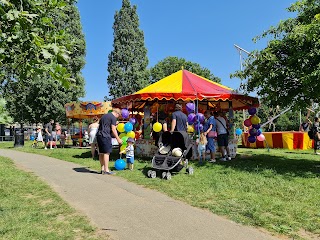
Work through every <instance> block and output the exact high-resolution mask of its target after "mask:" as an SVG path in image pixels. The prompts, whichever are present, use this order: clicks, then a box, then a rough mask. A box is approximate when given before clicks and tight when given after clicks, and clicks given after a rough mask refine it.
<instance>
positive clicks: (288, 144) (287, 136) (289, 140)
mask: <svg viewBox="0 0 320 240" xmlns="http://www.w3.org/2000/svg"><path fill="white" fill-rule="evenodd" d="M282 144H283V148H287V149H290V150H293V133H292V132H288V133H287V132H283V133H282Z"/></svg>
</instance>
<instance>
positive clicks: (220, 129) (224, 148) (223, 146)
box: [215, 112, 231, 162]
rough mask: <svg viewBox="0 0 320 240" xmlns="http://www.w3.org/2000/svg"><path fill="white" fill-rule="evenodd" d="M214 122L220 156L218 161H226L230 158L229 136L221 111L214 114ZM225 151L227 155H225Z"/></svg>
mask: <svg viewBox="0 0 320 240" xmlns="http://www.w3.org/2000/svg"><path fill="white" fill-rule="evenodd" d="M215 119H216V124H217V134H218V136H217V141H218V147H219V150H220V153H221V156H222V158H221V159H220V161H223V162H224V161H227V160H229V161H230V160H231V157H230V151H229V147H228V144H229V136H228V130H227V122H226V120H225V118H224V117H223V113H222V112H219V113H217V114H215ZM226 152H227V155H225V154H226Z"/></svg>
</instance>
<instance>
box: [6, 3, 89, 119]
mask: <svg viewBox="0 0 320 240" xmlns="http://www.w3.org/2000/svg"><path fill="white" fill-rule="evenodd" d="M0 1H2V5H1V4H0V11H1V10H2V11H6V12H7V13H6V14H5V15H6V17H4V16H2V18H3V19H2V20H3V22H4V24H3V25H1V31H2V30H4V31H5V32H6V37H3V38H2V39H1V41H0V50H1V48H4V49H6V51H2V55H1V51H0V61H1V63H2V64H3V65H2V67H1V68H0V76H1V78H0V90H1V92H0V93H2V94H3V97H4V98H5V99H6V100H7V106H8V110H9V112H10V115H11V116H12V117H13V118H14V120H15V121H17V122H46V121H48V119H50V118H55V119H57V120H61V119H63V117H64V115H65V110H64V104H65V103H66V102H68V101H75V100H77V99H78V97H81V96H83V95H84V79H83V77H82V75H81V72H80V71H81V69H82V68H83V66H84V64H85V62H84V56H85V40H84V35H83V33H82V28H81V23H80V16H79V12H78V9H77V8H76V6H75V1H74V0H53V1H52V0H40V1H34V0H27V1H23V2H20V1H10V2H9V1H5V2H4V1H3V0H0ZM11 13H15V14H17V18H13V19H12V17H9V16H10V14H11ZM26 14H27V15H26ZM25 15H26V16H25ZM30 16H32V17H30ZM29 18H31V19H29ZM4 26H7V28H5V27H4ZM4 31H2V33H3V32H4ZM14 34H16V35H17V38H16V37H14V40H10V36H16V35H14ZM2 36H4V35H2ZM8 39H9V40H8ZM11 39H12V37H11ZM9 50H10V51H9Z"/></svg>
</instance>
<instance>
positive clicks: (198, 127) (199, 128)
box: [194, 123, 203, 132]
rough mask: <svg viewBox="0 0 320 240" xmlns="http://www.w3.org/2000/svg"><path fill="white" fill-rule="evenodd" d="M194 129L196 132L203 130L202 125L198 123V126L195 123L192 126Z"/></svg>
mask: <svg viewBox="0 0 320 240" xmlns="http://www.w3.org/2000/svg"><path fill="white" fill-rule="evenodd" d="M194 129H195V130H196V131H197V132H198V131H202V130H203V125H202V124H201V123H200V124H197V123H195V124H194Z"/></svg>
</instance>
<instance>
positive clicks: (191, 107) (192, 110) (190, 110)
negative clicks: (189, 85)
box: [186, 103, 194, 113]
mask: <svg viewBox="0 0 320 240" xmlns="http://www.w3.org/2000/svg"><path fill="white" fill-rule="evenodd" d="M186 109H187V112H188V113H190V112H194V104H193V103H187V105H186Z"/></svg>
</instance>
